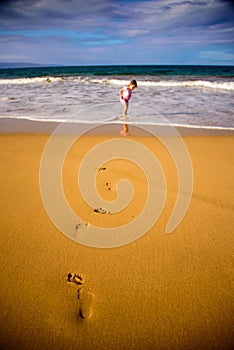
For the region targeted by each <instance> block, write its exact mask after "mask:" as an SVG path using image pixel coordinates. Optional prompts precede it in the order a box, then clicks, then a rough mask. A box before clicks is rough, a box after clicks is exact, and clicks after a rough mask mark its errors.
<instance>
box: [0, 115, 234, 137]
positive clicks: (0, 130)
mask: <svg viewBox="0 0 234 350" xmlns="http://www.w3.org/2000/svg"><path fill="white" fill-rule="evenodd" d="M123 123H124V121H123ZM61 124H63V125H67V126H68V127H67V130H69V132H71V133H72V132H73V130H74V129H78V128H79V126H81V127H82V125H85V126H87V128H88V129H92V128H93V129H94V128H100V127H101V128H102V130H101V131H99V132H98V131H97V134H106V135H110V134H113V133H114V134H116V133H117V134H118V130H119V129H121V126H122V124H121V123H110V124H107V123H105V124H100V123H87V124H85V123H72V122H71V123H70V122H69V123H65V122H61V123H59V122H54V121H53V122H51V121H34V120H28V119H18V118H0V135H1V134H18V133H22V134H51V133H53V132H54V131H55V130H56V128H57V127H58V126H59V125H61ZM147 127H148V129H149V130H150V129H152V130H153V131H154V130H156V129H157V130H159V133H161V132H162V134H165V136H166V134H167V132H168V126H167V125H166V126H164V125H147ZM169 127H170V125H169ZM129 128H133V129H135V130H136V129H138V131H137V132H136V133H134V136H137V135H142V132H141V131H142V129H143V128H144V125H137V124H134V125H129ZM172 128H173V129H176V130H177V132H178V133H179V135H181V136H219V135H220V136H224V135H234V130H230V129H222V128H209V127H207V128H206V127H194V126H172ZM164 130H165V132H164ZM143 135H145V132H144V130H143Z"/></svg>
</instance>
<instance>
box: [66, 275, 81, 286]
mask: <svg viewBox="0 0 234 350" xmlns="http://www.w3.org/2000/svg"><path fill="white" fill-rule="evenodd" d="M67 280H68V282H72V283H76V284H79V285H80V286H81V285H82V283H83V282H82V281H83V278H82V277H81V276H80V275H77V274H76V273H70V272H69V274H68V275H67Z"/></svg>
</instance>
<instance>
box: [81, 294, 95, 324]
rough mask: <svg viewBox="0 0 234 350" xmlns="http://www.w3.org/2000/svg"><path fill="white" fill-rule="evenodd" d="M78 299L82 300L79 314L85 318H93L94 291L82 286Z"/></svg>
mask: <svg viewBox="0 0 234 350" xmlns="http://www.w3.org/2000/svg"><path fill="white" fill-rule="evenodd" d="M78 299H79V301H80V310H79V316H80V317H81V318H83V319H87V318H91V317H92V314H93V299H94V293H93V292H92V290H90V289H89V290H85V289H83V288H80V289H79V290H78Z"/></svg>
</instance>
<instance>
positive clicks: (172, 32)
mask: <svg viewBox="0 0 234 350" xmlns="http://www.w3.org/2000/svg"><path fill="white" fill-rule="evenodd" d="M3 61H4V62H32V63H41V64H58V65H86V64H87V65H90V64H205V65H214V64H220V65H234V1H233V0H190V1H183V0H8V1H4V0H1V2H0V62H3Z"/></svg>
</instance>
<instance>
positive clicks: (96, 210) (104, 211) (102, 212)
mask: <svg viewBox="0 0 234 350" xmlns="http://www.w3.org/2000/svg"><path fill="white" fill-rule="evenodd" d="M93 211H94V213H98V214H106V213H109V214H110V211H106V210H105V209H103V208H95V209H94V210H93Z"/></svg>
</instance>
